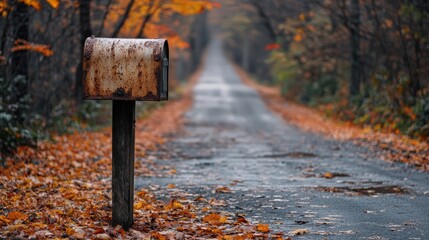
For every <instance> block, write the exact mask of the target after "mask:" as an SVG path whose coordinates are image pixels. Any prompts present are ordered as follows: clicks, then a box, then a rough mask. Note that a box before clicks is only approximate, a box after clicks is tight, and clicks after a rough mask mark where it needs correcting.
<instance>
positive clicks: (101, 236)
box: [95, 233, 111, 240]
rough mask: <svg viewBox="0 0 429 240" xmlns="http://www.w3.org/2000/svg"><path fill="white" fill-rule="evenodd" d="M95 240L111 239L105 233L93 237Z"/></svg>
mask: <svg viewBox="0 0 429 240" xmlns="http://www.w3.org/2000/svg"><path fill="white" fill-rule="evenodd" d="M95 238H96V239H102V240H106V239H111V237H110V236H109V235H107V234H105V233H100V234H97V235H95Z"/></svg>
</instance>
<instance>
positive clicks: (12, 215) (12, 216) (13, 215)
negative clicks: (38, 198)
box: [7, 212, 27, 221]
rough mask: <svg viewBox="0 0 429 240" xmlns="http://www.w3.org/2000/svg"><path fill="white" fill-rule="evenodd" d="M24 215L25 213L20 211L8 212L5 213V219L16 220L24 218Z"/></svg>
mask: <svg viewBox="0 0 429 240" xmlns="http://www.w3.org/2000/svg"><path fill="white" fill-rule="evenodd" d="M26 217H27V215H25V214H23V213H20V212H10V213H9V214H8V215H7V219H9V220H11V221H15V220H18V219H24V218H26Z"/></svg>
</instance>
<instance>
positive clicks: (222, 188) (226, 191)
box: [216, 187, 232, 193]
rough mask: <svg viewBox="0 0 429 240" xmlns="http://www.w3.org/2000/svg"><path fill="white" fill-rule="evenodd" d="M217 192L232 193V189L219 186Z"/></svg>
mask: <svg viewBox="0 0 429 240" xmlns="http://www.w3.org/2000/svg"><path fill="white" fill-rule="evenodd" d="M216 193H232V191H231V189H229V188H228V187H218V188H216Z"/></svg>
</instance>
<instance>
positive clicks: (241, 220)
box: [237, 216, 249, 223]
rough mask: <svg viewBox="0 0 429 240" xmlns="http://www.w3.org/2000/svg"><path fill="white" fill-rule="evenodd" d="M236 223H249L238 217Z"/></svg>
mask: <svg viewBox="0 0 429 240" xmlns="http://www.w3.org/2000/svg"><path fill="white" fill-rule="evenodd" d="M237 223H249V222H248V221H247V220H246V219H245V218H244V217H242V216H239V217H238V218H237Z"/></svg>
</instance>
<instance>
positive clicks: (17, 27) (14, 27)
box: [7, 2, 29, 124]
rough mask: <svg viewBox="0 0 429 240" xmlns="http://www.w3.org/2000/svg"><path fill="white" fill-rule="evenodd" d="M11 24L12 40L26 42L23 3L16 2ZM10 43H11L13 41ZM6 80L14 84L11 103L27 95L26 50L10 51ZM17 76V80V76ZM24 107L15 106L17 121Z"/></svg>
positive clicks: (25, 13) (27, 18)
mask: <svg viewBox="0 0 429 240" xmlns="http://www.w3.org/2000/svg"><path fill="white" fill-rule="evenodd" d="M11 14H12V19H11V25H10V26H9V30H10V31H11V32H10V33H9V34H8V35H9V37H11V38H12V39H13V42H15V41H17V40H22V41H24V42H28V38H29V37H28V36H29V34H28V24H29V9H28V6H27V5H26V4H24V3H21V2H19V3H16V8H15V9H14V11H12V13H11ZM13 42H12V43H11V44H12V45H13V44H14V43H13ZM8 68H9V69H8V70H7V71H8V72H9V74H7V77H8V79H7V81H8V82H9V83H11V84H13V85H14V88H13V89H14V91H13V93H12V94H13V97H12V101H11V103H19V102H21V101H23V100H24V99H25V97H26V96H27V95H28V51H17V52H12V54H11V62H10V65H9V66H8ZM18 76H19V80H18V78H17V77H18ZM24 111H25V109H22V108H20V107H18V108H17V110H16V112H15V116H16V117H17V120H18V122H19V123H21V124H22V123H24V121H25V117H24Z"/></svg>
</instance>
